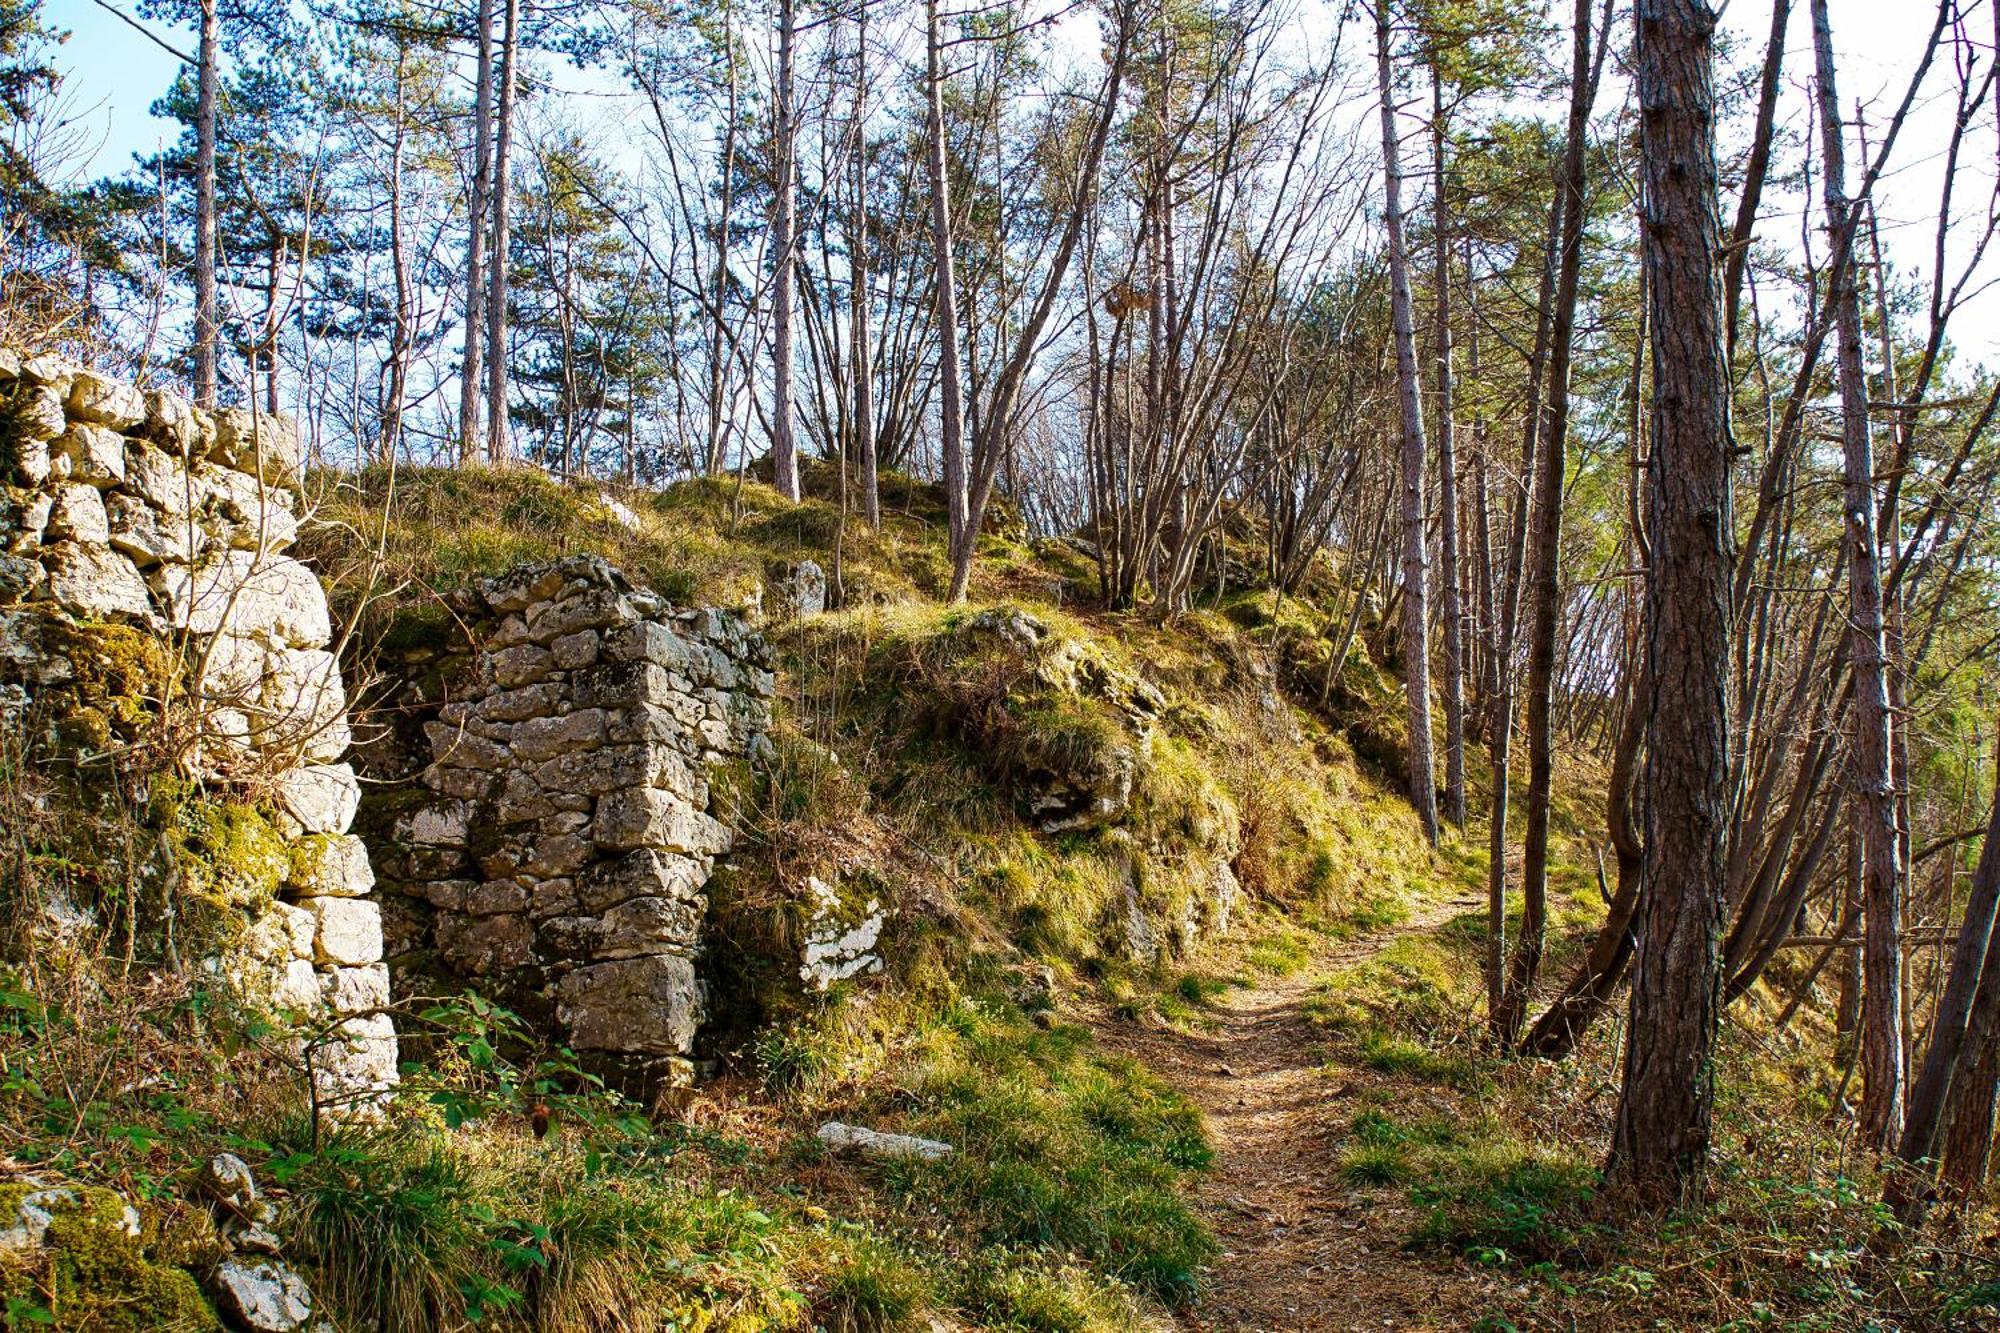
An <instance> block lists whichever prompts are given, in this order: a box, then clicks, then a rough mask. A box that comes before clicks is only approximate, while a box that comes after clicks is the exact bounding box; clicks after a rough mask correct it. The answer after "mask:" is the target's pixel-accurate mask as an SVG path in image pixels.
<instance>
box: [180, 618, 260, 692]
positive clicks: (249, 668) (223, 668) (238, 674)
mask: <svg viewBox="0 0 2000 1333" xmlns="http://www.w3.org/2000/svg"><path fill="white" fill-rule="evenodd" d="M265 659H266V652H265V648H264V645H263V644H261V643H258V642H257V641H256V640H254V639H242V638H238V637H237V636H236V635H234V634H218V635H216V636H215V637H214V638H212V639H210V640H209V641H208V645H207V647H206V649H204V650H203V651H201V652H199V653H198V654H197V655H196V658H195V663H194V665H195V667H196V669H197V670H198V671H199V672H200V673H201V679H200V684H199V688H200V691H201V695H202V697H203V698H205V699H224V700H235V701H236V702H238V703H244V704H248V703H253V702H255V701H256V698H257V695H258V693H259V692H260V691H261V689H262V688H263V684H264V670H265Z"/></svg>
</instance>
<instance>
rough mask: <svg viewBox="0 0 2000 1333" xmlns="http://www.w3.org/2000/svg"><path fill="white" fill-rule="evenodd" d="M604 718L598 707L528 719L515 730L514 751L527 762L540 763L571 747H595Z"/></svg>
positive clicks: (601, 733) (601, 741)
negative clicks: (558, 715) (556, 715)
mask: <svg viewBox="0 0 2000 1333" xmlns="http://www.w3.org/2000/svg"><path fill="white" fill-rule="evenodd" d="M604 720H605V719H604V710H603V709H601V708H582V709H578V710H577V711H576V712H574V713H566V714H564V715H562V716H560V717H535V718H529V719H528V720H527V721H525V722H522V723H521V724H520V725H519V726H517V727H516V728H515V729H514V739H513V750H514V753H515V754H516V755H517V756H519V757H520V758H521V759H523V760H525V761H527V762H529V763H540V762H541V761H543V760H545V759H552V758H554V757H555V756H557V755H561V754H567V753H569V752H570V751H572V750H590V749H595V748H596V747H597V746H599V745H602V744H603V743H604Z"/></svg>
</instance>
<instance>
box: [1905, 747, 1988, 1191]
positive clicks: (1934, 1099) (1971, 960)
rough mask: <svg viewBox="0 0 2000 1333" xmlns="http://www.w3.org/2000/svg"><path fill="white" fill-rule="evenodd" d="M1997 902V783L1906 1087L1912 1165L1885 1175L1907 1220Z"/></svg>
mask: <svg viewBox="0 0 2000 1333" xmlns="http://www.w3.org/2000/svg"><path fill="white" fill-rule="evenodd" d="M1996 907H2000V784H1996V787H1995V790H1994V796H1993V813H1992V814H1991V816H1989V819H1988V822H1987V826H1986V843H1985V845H1984V846H1983V847H1981V848H1980V851H1979V867H1978V869H1977V870H1975V871H1974V872H1973V875H1972V892H1971V894H1970V896H1969V897H1968V898H1967V899H1966V903H1965V918H1964V920H1963V922H1962V923H1961V924H1960V926H1959V929H1958V941H1957V943H1956V944H1955V945H1954V946H1953V947H1952V955H1951V972H1950V977H1949V980H1947V981H1946V983H1945V989H1944V995H1943V996H1942V997H1941V998H1940V999H1939V1001H1938V1005H1937V1011H1936V1013H1934V1014H1933V1015H1932V1017H1931V1033H1930V1045H1929V1048H1928V1049H1927V1050H1926V1051H1925V1053H1924V1063H1923V1067H1922V1069H1921V1070H1920V1071H1919V1072H1918V1074H1917V1079H1916V1083H1915V1085H1914V1086H1913V1087H1912V1088H1911V1090H1910V1101H1909V1108H1908V1113H1907V1114H1906V1115H1905V1116H1904V1119H1903V1140H1902V1142H1901V1143H1900V1144H1899V1145H1898V1146H1897V1149H1896V1155H1897V1156H1898V1157H1900V1158H1902V1159H1903V1161H1904V1163H1905V1164H1906V1165H1907V1166H1908V1167H1909V1168H1910V1170H1908V1171H1905V1172H1899V1173H1897V1174H1895V1175H1892V1176H1890V1178H1889V1185H1890V1191H1889V1199H1890V1201H1891V1202H1892V1203H1894V1204H1895V1205H1896V1207H1897V1211H1898V1212H1899V1213H1901V1214H1902V1215H1903V1218H1904V1220H1905V1221H1909V1220H1912V1219H1913V1218H1914V1217H1915V1216H1916V1215H1917V1214H1918V1213H1919V1212H1921V1211H1922V1205H1923V1197H1924V1191H1923V1190H1922V1189H1920V1188H1917V1186H1919V1185H1921V1184H1927V1183H1928V1181H1929V1177H1930V1168H1929V1166H1928V1165H1926V1163H1927V1160H1928V1159H1929V1158H1930V1157H1931V1156H1932V1155H1933V1154H1934V1153H1935V1152H1936V1151H1937V1139H1938V1129H1939V1126H1940V1125H1941V1124H1942V1122H1943V1119H1944V1109H1945V1099H1946V1095H1947V1093H1948V1092H1949V1090H1950V1088H1951V1085H1952V1083H1953V1081H1954V1080H1955V1079H1957V1078H1959V1077H1963V1073H1962V1070H1961V1060H1962V1057H1963V1056H1964V1054H1965V1038H1966V1031H1967V1029H1968V1027H1969V1026H1970V1024H1971V1022H1972V1006H1973V1001H1974V999H1975V998H1976V996H1977V995H1978V991H1979V983H1980V978H1981V977H1983V976H1984V975H1985V972H1986V966H1987V958H1988V956H1989V954H1990V953H1991V950H1992V939H1993V919H1994V915H1995V909H1996Z"/></svg>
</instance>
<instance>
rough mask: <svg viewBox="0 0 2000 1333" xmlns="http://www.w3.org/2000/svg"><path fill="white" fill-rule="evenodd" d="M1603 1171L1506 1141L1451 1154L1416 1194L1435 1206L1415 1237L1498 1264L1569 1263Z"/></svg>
mask: <svg viewBox="0 0 2000 1333" xmlns="http://www.w3.org/2000/svg"><path fill="white" fill-rule="evenodd" d="M1596 1185H1597V1169H1596V1168H1595V1167H1594V1166H1592V1165H1591V1164H1590V1163H1588V1162H1585V1161H1582V1160H1580V1159H1579V1158H1577V1157H1574V1156H1570V1155H1567V1154H1563V1153H1558V1152H1555V1151H1552V1150H1549V1149H1545V1148H1537V1147H1531V1146H1528V1145H1525V1144H1522V1143H1520V1142H1518V1141H1516V1140H1513V1139H1510V1138H1506V1137H1501V1138H1497V1139H1494V1140H1489V1141H1484V1142H1479V1143H1475V1144H1472V1145H1469V1146H1467V1147H1464V1148H1462V1149H1459V1150H1457V1151H1455V1152H1452V1153H1449V1154H1447V1155H1445V1156H1444V1157H1443V1158H1442V1160H1441V1161H1440V1163H1439V1166H1438V1170H1437V1172H1436V1174H1435V1175H1434V1176H1433V1177H1432V1178H1431V1179H1429V1180H1427V1181H1425V1183H1423V1184H1421V1185H1419V1186H1418V1187H1417V1188H1416V1189H1415V1190H1414V1191H1413V1197H1414V1198H1415V1200H1416V1201H1417V1202H1418V1203H1419V1204H1421V1205H1424V1206H1426V1207H1427V1208H1428V1209H1429V1212H1428V1214H1427V1215H1426V1216H1425V1218H1424V1221H1423V1222H1422V1223H1421V1224H1420V1225H1419V1226H1418V1228H1417V1230H1416V1232H1415V1233H1414V1234H1413V1235H1412V1236H1411V1238H1410V1240H1411V1244H1412V1245H1414V1246H1417V1247H1419V1248H1439V1249H1452V1250H1457V1251H1460V1252H1462V1253H1472V1254H1474V1255H1475V1257H1479V1258H1482V1259H1487V1260H1496V1261H1514V1262H1530V1263H1532V1262H1537V1261H1548V1260H1556V1259H1561V1258H1563V1257H1565V1256H1567V1255H1568V1254H1570V1253H1571V1252H1572V1251H1573V1250H1574V1249H1575V1248H1576V1247H1577V1245H1578V1244H1579V1243H1580V1242H1581V1241H1582V1240H1583V1239H1584V1237H1585V1234H1586V1232H1587V1231H1588V1230H1589V1224H1588V1223H1587V1222H1585V1221H1584V1220H1583V1219H1582V1210H1583V1206H1584V1204H1586V1203H1587V1202H1588V1201H1589V1199H1590V1197H1591V1194H1592V1191H1593V1190H1594V1189H1595V1188H1596Z"/></svg>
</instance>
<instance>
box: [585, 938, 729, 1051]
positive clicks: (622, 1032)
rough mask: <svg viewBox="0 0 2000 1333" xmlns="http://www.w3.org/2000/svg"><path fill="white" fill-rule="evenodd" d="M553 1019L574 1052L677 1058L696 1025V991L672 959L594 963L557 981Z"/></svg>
mask: <svg viewBox="0 0 2000 1333" xmlns="http://www.w3.org/2000/svg"><path fill="white" fill-rule="evenodd" d="M556 1015H557V1017H558V1018H560V1019H561V1020H562V1022H563V1023H565V1024H566V1025H567V1026H568V1027H569V1030H570V1044H571V1045H572V1046H574V1047H576V1048H577V1049H578V1050H589V1051H624V1052H635V1053H656V1054H662V1055H677V1054H680V1053H682V1052H685V1051H686V1050H688V1048H689V1047H690V1046H691V1045H692V1044H693V1041H694V1033H695V1029H696V1028H697V1027H698V1026H699V1025H700V1023H701V1018H702V1006H701V990H700V987H699V985H698V984H697V983H696V981H695V975H694V964H693V963H691V962H690V961H688V960H687V959H686V958H683V957H680V956H679V955H676V954H659V955H655V956H652V957H648V958H631V959H624V960H620V961H617V962H607V963H595V964H592V965H591V966H588V967H580V968H578V969H577V970H576V971H574V972H572V973H570V974H569V975H568V976H566V977H564V978H563V979H562V981H561V983H559V985H558V986H557V988H556Z"/></svg>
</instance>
